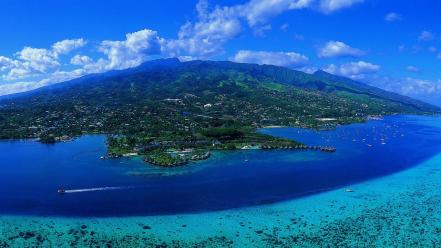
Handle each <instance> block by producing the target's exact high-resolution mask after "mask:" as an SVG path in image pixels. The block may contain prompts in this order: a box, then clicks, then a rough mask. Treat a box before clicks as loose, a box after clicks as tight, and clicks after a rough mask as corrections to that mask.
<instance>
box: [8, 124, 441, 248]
mask: <svg viewBox="0 0 441 248" xmlns="http://www.w3.org/2000/svg"><path fill="white" fill-rule="evenodd" d="M439 121H440V119H439V118H429V117H412V116H404V117H403V116H400V117H389V118H388V119H386V120H385V121H374V122H370V123H368V124H364V125H363V124H360V125H359V124H357V125H351V126H345V127H341V128H339V129H337V130H336V131H327V132H325V133H323V132H321V133H316V132H312V131H308V130H302V129H285V130H283V129H270V130H262V132H270V133H272V134H274V135H281V136H282V135H283V136H286V137H295V138H297V139H300V140H302V141H304V142H307V141H309V142H311V143H314V142H318V143H322V142H328V143H329V144H332V145H334V146H337V148H338V152H337V153H336V154H322V153H311V152H306V153H302V152H296V153H291V152H275V153H265V154H264V155H262V156H259V155H260V154H263V153H259V152H257V153H256V152H251V153H247V152H245V153H244V152H239V153H235V154H233V155H231V154H220V155H217V156H216V157H215V158H214V159H213V160H212V161H208V162H204V163H201V164H196V165H193V166H191V167H190V168H187V169H177V170H174V171H172V172H170V171H164V170H162V169H158V168H151V167H146V166H144V165H142V163H141V162H140V161H138V160H136V159H135V160H133V159H125V160H121V161H119V160H115V161H102V163H103V164H96V165H94V166H93V167H98V168H99V169H98V170H97V171H94V170H92V171H84V172H81V173H82V174H80V175H82V176H85V177H86V179H84V180H85V183H84V184H83V185H84V186H85V187H90V186H94V187H97V186H114V185H107V184H106V185H104V184H103V185H101V184H100V185H98V184H93V183H92V182H95V179H96V180H103V182H106V183H107V182H108V181H107V177H109V178H111V177H113V178H115V179H118V180H122V179H121V178H126V177H127V178H130V179H129V181H118V182H120V183H121V184H120V185H123V183H128V182H130V183H133V182H138V181H139V182H140V185H141V183H145V182H146V181H150V180H153V181H155V180H156V181H157V182H158V183H163V182H169V181H167V180H176V179H179V178H187V177H190V178H191V179H192V180H199V181H197V182H198V183H201V182H204V183H205V184H201V185H204V186H207V185H217V186H216V187H220V185H223V184H227V183H230V181H229V178H228V177H227V176H226V175H224V174H221V175H222V176H220V177H218V178H217V179H216V180H214V179H213V177H212V175H214V172H213V171H216V170H218V169H226V170H227V171H228V170H231V171H230V173H233V174H234V173H244V174H245V175H242V177H239V176H232V177H233V178H239V179H237V180H242V181H243V182H242V184H243V185H244V186H243V187H240V186H236V187H240V188H242V189H241V190H238V191H239V193H235V192H230V193H231V194H233V195H236V196H244V194H245V193H247V192H248V190H252V189H250V187H247V183H248V182H247V180H252V181H253V182H256V181H257V182H260V183H261V184H265V185H266V187H271V188H272V189H271V190H267V191H264V193H265V194H273V193H276V194H277V195H276V196H271V197H268V198H266V201H258V202H255V201H247V199H245V200H244V202H245V204H243V203H242V202H241V204H239V205H242V204H243V206H241V207H240V208H234V209H226V210H221V211H214V210H216V209H211V208H208V207H207V208H205V209H198V211H196V213H195V212H194V211H187V210H186V208H175V209H174V210H173V212H166V213H167V215H164V214H155V215H151V216H145V217H140V216H126V217H106V218H102V217H92V216H87V217H77V216H76V214H73V213H72V212H68V213H66V214H65V215H64V216H68V217H63V214H62V213H59V212H58V214H57V215H58V217H56V216H54V217H44V216H41V214H39V211H29V210H26V211H24V210H20V211H22V212H21V213H19V211H16V212H15V214H14V215H11V213H7V211H6V212H5V213H4V214H3V216H2V217H0V234H1V237H2V238H1V239H0V240H1V241H0V247H1V246H2V242H3V244H9V245H13V246H23V245H32V244H34V245H38V244H40V245H58V244H64V245H66V246H68V245H69V244H71V245H93V244H101V245H104V244H105V243H106V242H109V244H110V245H114V246H123V245H126V246H127V245H132V246H153V245H156V244H162V243H165V244H169V245H170V244H177V246H178V245H180V246H190V245H199V246H221V247H225V246H226V247H228V246H234V247H243V246H251V247H252V246H263V245H266V246H303V247H305V246H317V247H320V246H322V245H323V244H328V245H330V246H340V247H341V246H360V245H361V246H363V245H364V246H366V245H371V246H372V245H376V246H391V245H396V246H402V247H409V246H431V245H432V244H436V243H437V242H438V241H439V239H440V238H439V237H438V236H439V235H438V233H439V230H441V222H440V218H441V207H439V206H441V205H440V204H439V203H440V201H441V196H440V194H439V192H438V191H439V190H438V189H439V188H440V186H441V180H440V179H441V168H440V166H441V155H438V153H439V151H440V150H441V149H440V147H439V144H437V143H439V142H437V141H439V140H440V139H439V135H440V134H441V132H440V128H441V126H440V122H439ZM369 130H371V131H370V132H369ZM354 135H355V136H358V138H354ZM336 139H339V140H336ZM354 139H355V141H353V140H354ZM363 139H365V140H364V141H363ZM381 139H384V142H383V141H382V140H381ZM86 140H87V139H86ZM76 142H81V139H80V140H77V141H76ZM76 142H71V143H64V144H62V145H69V144H73V143H76ZM97 142H98V143H99V142H101V141H99V139H98V141H97ZM382 142H383V143H385V144H381V143H382ZM24 144H27V145H29V143H27V142H25V143H24ZM367 144H370V145H372V146H368V145H367ZM30 146H32V145H30ZM56 147H57V146H55V147H48V148H47V149H55V148H56ZM81 147H83V146H81ZM423 148H424V149H423ZM421 149H423V150H421ZM70 150H72V149H70ZM397 150H398V151H397ZM3 151H4V150H3ZM53 151H54V150H51V152H53ZM95 152H96V151H95ZM95 152H91V153H93V154H96V153H95ZM99 152H102V150H100V151H99ZM38 153H39V152H37V154H38ZM57 153H60V154H63V153H61V152H60V151H57ZM2 154H3V153H2ZM85 154H89V153H87V152H85ZM380 154H381V156H382V157H376V156H377V155H380ZM2 156H3V155H2ZM66 156H67V155H66ZM84 156H86V155H84ZM383 157H384V158H383ZM67 158H69V156H67ZM243 158H246V159H248V160H249V162H244V160H243ZM357 158H358V159H357ZM45 159H46V160H47V161H50V158H47V157H46V158H45ZM382 159H385V160H382ZM97 161H101V160H97ZM345 161H349V162H352V163H353V165H352V167H351V164H349V162H348V164H347V163H346V162H345ZM354 161H357V163H355V162H354ZM382 161H385V162H382ZM109 163H112V164H109ZM218 163H219V164H218ZM269 163H272V167H276V168H269V167H270V165H269ZM374 163H380V164H374ZM388 163H389V164H388ZM22 166H23V165H22ZM35 166H36V165H35ZM60 166H62V165H60ZM84 166H86V165H84ZM49 167H50V166H49ZM236 167H239V168H241V169H236V170H233V169H232V168H236ZM257 167H259V168H260V167H262V168H260V169H257ZM326 167H332V168H333V170H338V172H339V173H330V172H329V170H327V168H326ZM366 167H368V168H366ZM37 168H40V167H39V166H38V167H37ZM61 168H63V170H66V168H65V167H61ZM76 168H78V167H76ZM79 168H82V167H79ZM229 168H230V169H229ZM245 168H246V169H245ZM34 169H35V168H34ZM52 169H53V168H52ZM74 169H75V167H74V168H72V171H68V172H69V173H78V172H74V171H75V170H74ZM40 170H42V171H43V172H42V174H48V175H50V173H49V171H50V170H51V168H46V167H43V168H40ZM350 170H353V171H350ZM98 171H99V172H101V173H102V174H103V173H104V172H105V173H104V174H107V173H108V175H107V176H105V177H104V176H103V177H104V179H102V178H101V177H102V176H101V175H102V174H101V175H100V176H99V175H97V174H96V172H98ZM103 171H104V172H103ZM310 171H312V172H310ZM375 171H376V172H377V173H375ZM13 172H14V170H13V169H9V172H8V173H9V174H8V178H11V177H13V176H14V175H15V176H17V175H18V174H14V173H13ZM87 172H93V173H91V174H88V173H87ZM253 172H254V173H253ZM28 173H29V174H30V175H32V171H29V172H28ZM308 173H313V174H308ZM54 174H57V173H53V174H52V175H54ZM282 174H288V175H290V177H291V178H293V180H296V181H293V182H291V183H289V184H288V181H287V179H285V178H283V177H282V178H281V179H280V180H279V176H280V175H282ZM297 174H299V175H300V176H297V177H296V176H295V175H297ZM323 174H324V175H323ZM365 174H367V176H364V175H365ZM2 175H3V174H2ZM86 175H89V176H88V177H87V176H86ZM195 175H197V176H195ZM264 175H266V177H268V178H271V179H272V180H269V179H259V177H261V176H264ZM307 175H311V176H308V178H303V179H304V180H301V181H300V182H299V181H298V179H299V178H300V177H306V176H307ZM339 175H340V176H339ZM24 177H25V176H24ZM29 177H30V176H29ZM287 177H289V176H287ZM53 178H54V177H53ZM100 178H101V179H100ZM134 178H136V179H134ZM164 178H167V180H166V181H162V180H164ZM327 178H331V180H329V182H331V183H329V182H322V181H323V180H327ZM202 179H204V180H202ZM181 180H183V179H181ZM13 181H14V180H13V179H12V178H11V180H9V182H13ZM42 181H43V180H42ZM42 181H41V182H42ZM61 181H62V180H61ZM234 181H235V180H233V182H234ZM272 181H281V182H280V183H272ZM310 181H312V182H313V183H309V182H310ZM2 182H3V181H2ZM57 182H58V181H57ZM73 183H77V182H76V181H73V182H72V184H73ZM260 183H254V184H251V185H256V184H260ZM300 183H302V185H304V187H303V188H302V187H300V188H301V189H302V191H300V192H303V193H300V194H298V193H295V194H290V192H292V191H294V192H296V190H297V192H299V191H298V188H296V186H298V185H299V184H300ZM317 183H319V184H325V185H324V186H325V187H324V188H323V187H317V190H313V191H309V190H308V189H309V188H308V187H311V185H315V184H317ZM196 184H197V183H196ZM3 185H5V184H3ZM15 185H18V183H17V184H15ZM45 185H46V184H45ZM49 185H52V184H50V183H49ZM54 185H56V184H54ZM287 185H288V186H290V188H289V189H283V190H282V189H279V188H278V187H286V186H287ZM302 185H301V186H302ZM305 185H306V186H305ZM328 185H330V187H327V186H328ZM80 186H81V185H80ZM321 186H323V185H321ZM211 187H214V186H211ZM253 187H254V186H253ZM349 187H350V188H351V189H353V191H354V192H351V193H350V192H346V191H345V190H344V189H345V188H349ZM42 188H45V187H42ZM78 188H82V187H78ZM261 188H263V187H261ZM192 189H197V188H194V187H193V188H192ZM245 189H248V190H245ZM303 189H307V191H303ZM2 190H4V192H7V190H5V189H2ZM138 190H141V189H138ZM142 190H146V189H142ZM116 191H118V190H116ZM129 191H130V190H129ZM16 192H19V191H16ZM110 192H113V191H110ZM126 192H127V191H126ZM178 192H179V191H178ZM198 192H199V191H198ZM100 193H103V194H104V195H106V194H107V193H108V192H107V191H103V192H101V191H97V192H92V194H93V195H94V197H99V196H100ZM214 193H218V191H214ZM2 194H4V193H3V192H2ZM85 194H86V195H87V194H89V193H79V194H75V195H85ZM248 195H250V196H252V197H251V199H253V200H254V199H260V198H262V195H264V194H263V193H262V192H254V193H251V192H250V193H247V194H245V196H248ZM25 196H26V195H25ZM299 196H302V197H299ZM75 197H77V196H75ZM102 197H106V196H102ZM107 197H108V196H107ZM194 197H197V194H196V195H195V196H194ZM12 198H14V197H12ZM16 198H19V197H16ZM22 198H23V196H21V199H22ZM48 199H50V198H48ZM62 199H63V200H64V198H62ZM75 199H77V200H78V199H79V200H80V203H81V200H83V198H81V197H79V198H75ZM86 199H88V197H86ZM207 199H208V200H210V198H206V199H205V200H207ZM229 199H230V200H231V199H233V200H234V199H235V198H229ZM68 200H70V199H68ZM167 201H173V199H167ZM178 202H179V201H178ZM0 204H3V201H2V202H0ZM146 204H148V203H146ZM77 206H78V205H77ZM208 206H209V207H210V205H208ZM33 207H34V208H37V209H38V208H40V207H38V204H37V205H35V204H34V205H33ZM80 207H81V205H80ZM108 207H109V208H110V207H111V206H108ZM226 208H230V207H229V206H228V205H227V207H226ZM129 210H132V209H129ZM40 213H41V212H40ZM129 213H130V212H129ZM129 215H131V214H129ZM73 217H75V218H73Z"/></svg>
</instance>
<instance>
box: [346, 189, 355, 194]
mask: <svg viewBox="0 0 441 248" xmlns="http://www.w3.org/2000/svg"><path fill="white" fill-rule="evenodd" d="M345 192H347V193H351V192H354V190H352V189H346V190H345Z"/></svg>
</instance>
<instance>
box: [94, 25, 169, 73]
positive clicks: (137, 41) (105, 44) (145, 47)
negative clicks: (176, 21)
mask: <svg viewBox="0 0 441 248" xmlns="http://www.w3.org/2000/svg"><path fill="white" fill-rule="evenodd" d="M160 42H161V39H160V38H159V37H158V35H157V32H156V31H153V30H150V29H144V30H141V31H138V32H134V33H128V34H126V40H124V41H110V40H105V41H102V42H101V44H100V46H99V51H101V52H102V53H104V54H105V55H107V59H108V61H109V63H108V65H107V69H108V70H111V69H125V68H129V67H134V66H137V65H139V64H141V63H142V62H144V61H145V60H146V59H147V58H148V57H149V56H150V55H157V54H160V52H161V45H160Z"/></svg>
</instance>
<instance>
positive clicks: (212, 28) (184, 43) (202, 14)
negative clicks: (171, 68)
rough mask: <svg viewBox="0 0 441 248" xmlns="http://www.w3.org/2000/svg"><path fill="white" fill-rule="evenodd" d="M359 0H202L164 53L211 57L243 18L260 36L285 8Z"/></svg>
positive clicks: (333, 6) (327, 7) (326, 7)
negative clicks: (220, 0)
mask: <svg viewBox="0 0 441 248" xmlns="http://www.w3.org/2000/svg"><path fill="white" fill-rule="evenodd" d="M358 2H363V0H250V1H248V2H246V3H244V4H239V5H233V6H215V7H214V8H213V9H210V8H209V5H208V3H207V1H206V0H200V1H199V2H198V4H197V5H196V10H197V12H198V15H197V16H198V18H197V20H196V21H195V22H187V23H186V24H185V25H183V26H182V27H181V28H180V31H179V34H178V38H177V39H173V40H163V44H162V45H163V48H162V49H163V53H164V54H166V55H167V56H175V57H176V56H192V57H198V58H209V57H212V56H215V55H218V54H220V53H222V52H223V47H224V45H225V43H226V42H228V41H230V40H231V39H233V38H235V37H237V36H239V35H240V34H241V33H242V31H243V30H244V26H243V22H244V21H245V22H246V23H247V24H248V26H249V27H251V28H252V29H253V31H254V34H256V35H258V36H261V35H263V34H264V32H265V31H267V30H269V29H270V27H271V26H270V25H269V24H268V23H267V22H268V21H269V20H270V19H271V18H273V17H275V16H277V15H280V14H281V13H284V12H286V11H289V10H295V9H305V8H312V9H318V10H320V11H324V12H326V13H331V12H333V11H336V10H339V9H342V8H346V7H349V6H351V5H353V4H354V3H358Z"/></svg>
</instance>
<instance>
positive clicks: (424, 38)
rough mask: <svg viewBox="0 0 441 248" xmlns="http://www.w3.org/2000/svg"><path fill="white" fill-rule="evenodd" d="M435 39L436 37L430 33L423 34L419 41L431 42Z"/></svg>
mask: <svg viewBox="0 0 441 248" xmlns="http://www.w3.org/2000/svg"><path fill="white" fill-rule="evenodd" d="M434 38H435V35H434V34H433V33H432V32H430V31H423V32H421V34H420V36H418V40H419V41H431V40H433V39H434Z"/></svg>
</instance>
